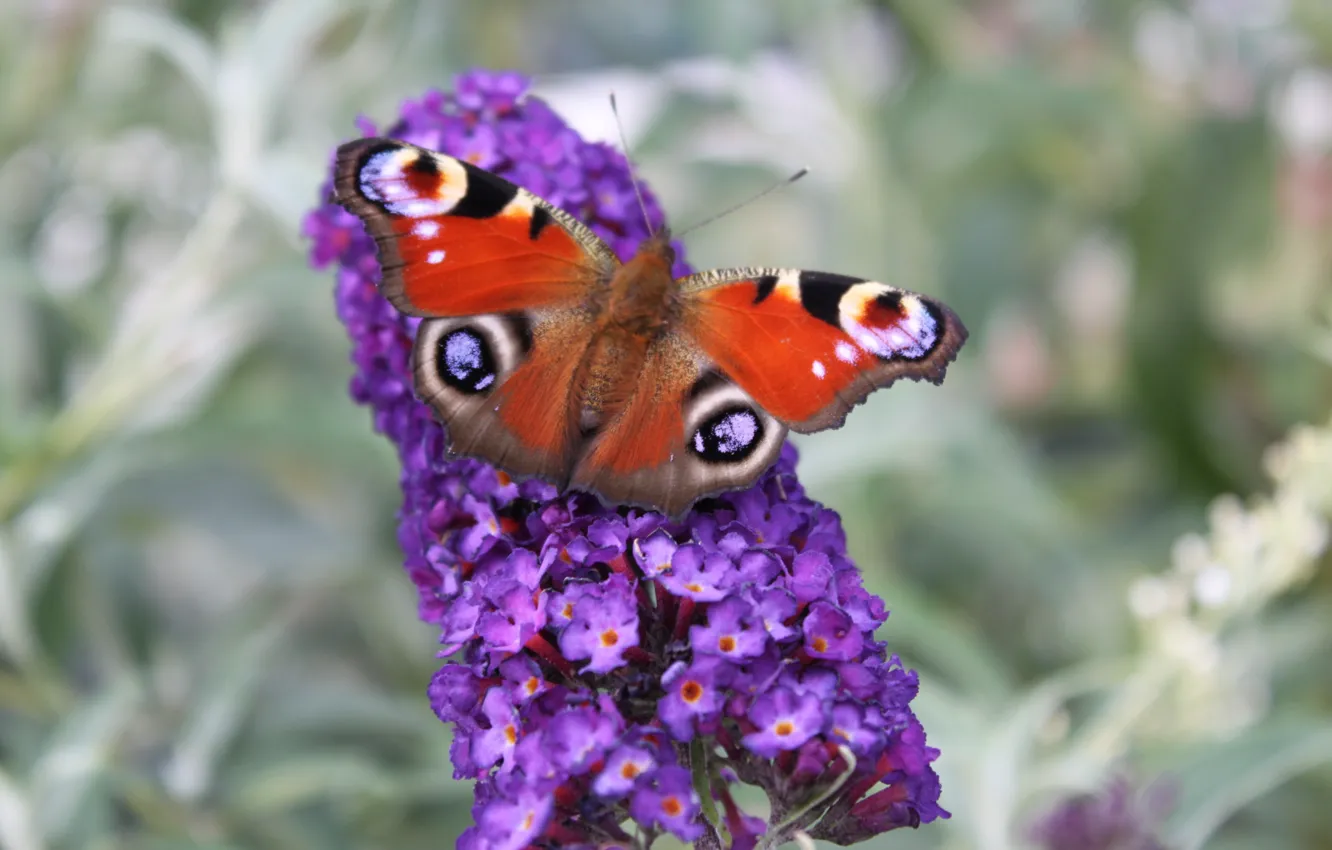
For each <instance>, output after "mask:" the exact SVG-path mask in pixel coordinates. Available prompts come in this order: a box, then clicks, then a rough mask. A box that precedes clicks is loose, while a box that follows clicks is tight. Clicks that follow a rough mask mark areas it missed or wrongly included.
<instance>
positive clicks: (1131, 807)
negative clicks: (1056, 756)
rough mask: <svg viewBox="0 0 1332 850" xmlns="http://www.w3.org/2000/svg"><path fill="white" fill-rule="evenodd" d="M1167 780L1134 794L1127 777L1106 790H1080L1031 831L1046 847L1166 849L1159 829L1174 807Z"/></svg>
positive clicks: (1050, 849) (1063, 849)
mask: <svg viewBox="0 0 1332 850" xmlns="http://www.w3.org/2000/svg"><path fill="white" fill-rule="evenodd" d="M1174 796H1175V795H1174V789H1173V787H1171V785H1170V784H1168V783H1160V782H1158V783H1156V784H1153V785H1150V786H1148V787H1147V788H1146V790H1144V791H1143V792H1141V793H1137V792H1135V790H1134V788H1133V786H1132V784H1130V782H1129V781H1128V779H1127V778H1125V777H1122V776H1121V777H1116V778H1114V779H1113V780H1111V781H1110V783H1109V784H1108V785H1107V786H1106V787H1105V788H1104V789H1102V790H1100V791H1099V792H1097V793H1093V794H1078V795H1075V796H1073V797H1070V798H1068V799H1066V800H1064V801H1063V802H1062V803H1060V804H1059V805H1058V806H1057V807H1055V808H1054V810H1052V811H1051V812H1049V813H1048V814H1046V815H1045V816H1044V817H1043V818H1041V820H1040V821H1039V822H1038V823H1037V824H1036V826H1035V827H1034V828H1033V829H1032V831H1031V833H1032V834H1031V838H1032V840H1033V841H1035V842H1036V843H1037V844H1039V845H1040V846H1041V847H1043V848H1045V850H1164V848H1165V845H1164V844H1162V843H1161V841H1160V840H1158V839H1157V837H1156V830H1157V829H1158V828H1159V827H1160V825H1161V822H1162V821H1163V820H1164V819H1165V817H1166V816H1167V815H1168V814H1170V811H1171V809H1173V808H1174V802H1175V801H1174Z"/></svg>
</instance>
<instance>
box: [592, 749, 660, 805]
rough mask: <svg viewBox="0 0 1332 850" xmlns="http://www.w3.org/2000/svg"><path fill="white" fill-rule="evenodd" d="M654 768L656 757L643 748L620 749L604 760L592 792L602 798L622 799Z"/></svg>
mask: <svg viewBox="0 0 1332 850" xmlns="http://www.w3.org/2000/svg"><path fill="white" fill-rule="evenodd" d="M656 766H657V759H656V757H654V756H653V755H652V753H651V752H649V751H648V750H647V749H646V748H645V747H642V746H626V747H620V748H619V749H617V750H616V751H615V752H613V753H611V756H610V758H608V759H607V760H606V766H605V767H603V768H602V769H601V773H599V774H597V778H596V781H595V782H593V783H592V790H593V791H594V792H595V793H597V794H600V795H601V796H602V797H623V796H624V795H625V794H628V793H629V792H630V791H632V790H633V789H634V785H636V784H637V783H638V780H639V779H640V778H641V777H642V776H643V774H645V773H647V772H648V771H650V770H652V769H653V768H654V767H656Z"/></svg>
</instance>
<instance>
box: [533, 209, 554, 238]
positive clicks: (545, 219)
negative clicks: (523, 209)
mask: <svg viewBox="0 0 1332 850" xmlns="http://www.w3.org/2000/svg"><path fill="white" fill-rule="evenodd" d="M550 220H551V215H550V210H548V209H546V208H545V207H543V206H540V205H538V206H536V207H535V208H533V210H532V221H531V223H529V224H528V225H527V238H528V239H531V240H532V241H533V242H535V241H536V240H537V237H538V236H540V235H541V231H543V230H545V229H546V225H548V224H550Z"/></svg>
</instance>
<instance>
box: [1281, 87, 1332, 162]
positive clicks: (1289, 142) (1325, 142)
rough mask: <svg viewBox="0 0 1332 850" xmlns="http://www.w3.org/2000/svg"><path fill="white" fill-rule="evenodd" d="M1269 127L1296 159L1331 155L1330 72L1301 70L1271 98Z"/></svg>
mask: <svg viewBox="0 0 1332 850" xmlns="http://www.w3.org/2000/svg"><path fill="white" fill-rule="evenodd" d="M1272 123H1273V124H1274V125H1275V126H1276V130H1277V133H1278V135H1279V136H1280V137H1281V141H1282V142H1284V143H1285V145H1286V147H1287V149H1289V150H1290V152H1291V153H1292V154H1294V155H1296V156H1302V155H1303V156H1316V155H1319V154H1323V153H1327V152H1329V151H1332V71H1329V70H1327V69H1324V68H1301V69H1300V70H1298V71H1296V72H1295V73H1294V74H1293V75H1291V78H1290V80H1289V82H1287V83H1286V85H1285V86H1284V87H1283V88H1282V89H1281V91H1280V92H1279V93H1278V94H1277V96H1276V97H1275V98H1274V102H1273V104H1272Z"/></svg>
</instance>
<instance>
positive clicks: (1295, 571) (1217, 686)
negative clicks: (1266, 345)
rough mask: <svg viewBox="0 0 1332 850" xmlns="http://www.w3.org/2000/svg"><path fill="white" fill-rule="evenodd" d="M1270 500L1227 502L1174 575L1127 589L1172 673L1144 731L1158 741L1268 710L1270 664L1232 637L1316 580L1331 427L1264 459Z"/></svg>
mask: <svg viewBox="0 0 1332 850" xmlns="http://www.w3.org/2000/svg"><path fill="white" fill-rule="evenodd" d="M1267 468H1268V471H1269V473H1270V474H1271V476H1272V478H1273V481H1274V483H1275V488H1274V490H1273V492H1272V494H1271V495H1270V496H1265V497H1261V498H1258V499H1255V500H1254V501H1253V502H1252V503H1251V504H1248V505H1245V504H1244V503H1243V502H1241V501H1240V500H1239V499H1237V498H1235V497H1234V496H1225V497H1222V498H1220V499H1218V500H1217V501H1216V503H1215V504H1214V505H1213V506H1212V510H1211V512H1210V516H1209V525H1210V529H1209V531H1208V532H1207V533H1205V534H1189V535H1186V536H1185V537H1183V538H1181V539H1180V540H1179V541H1178V542H1177V543H1176V544H1175V547H1174V550H1173V552H1172V564H1171V567H1170V568H1169V569H1168V570H1167V571H1166V572H1165V573H1164V574H1162V575H1156V576H1144V577H1142V578H1140V579H1138V580H1137V581H1136V582H1135V583H1134V584H1133V585H1132V586H1131V587H1130V589H1129V598H1128V602H1129V609H1130V611H1131V612H1132V613H1133V615H1134V617H1135V618H1136V619H1137V620H1138V622H1139V626H1140V629H1141V632H1142V637H1143V641H1144V647H1143V654H1144V655H1145V656H1148V657H1159V658H1165V659H1168V660H1169V664H1170V670H1171V675H1170V676H1169V677H1168V679H1167V680H1166V681H1165V683H1164V687H1163V688H1162V695H1161V699H1160V700H1159V703H1158V705H1157V706H1156V710H1154V711H1153V712H1152V713H1151V715H1150V718H1149V721H1148V723H1146V724H1145V728H1146V730H1147V731H1148V733H1149V734H1152V735H1155V736H1161V737H1172V736H1185V737H1196V736H1210V735H1222V734H1228V733H1233V732H1234V731H1236V730H1238V729H1240V728H1243V727H1244V726H1247V725H1249V724H1251V723H1253V722H1255V721H1257V720H1259V719H1261V717H1262V716H1263V715H1264V714H1265V712H1266V710H1267V707H1268V705H1269V703H1270V682H1269V676H1270V671H1269V670H1268V663H1267V662H1266V661H1265V660H1264V659H1263V658H1262V657H1261V654H1255V653H1253V652H1252V651H1246V650H1245V649H1244V648H1243V647H1242V646H1241V643H1242V642H1241V641H1238V640H1235V639H1234V638H1235V635H1236V634H1237V633H1238V632H1239V631H1240V630H1241V629H1242V628H1243V627H1244V626H1245V625H1247V624H1250V623H1252V622H1253V619H1254V618H1255V616H1257V615H1258V614H1260V613H1261V611H1262V610H1263V609H1264V608H1266V607H1267V606H1268V605H1270V604H1271V603H1272V602H1274V601H1275V600H1276V599H1277V598H1278V597H1280V596H1282V595H1284V594H1286V593H1289V592H1291V591H1293V590H1296V589H1297V588H1299V587H1301V586H1302V585H1304V584H1306V583H1307V582H1308V581H1309V580H1310V579H1312V578H1313V575H1314V572H1315V570H1316V568H1317V564H1318V560H1319V558H1321V557H1322V555H1323V554H1324V552H1326V551H1327V548H1328V540H1329V519H1330V518H1332V424H1329V425H1328V426H1324V427H1321V428H1313V427H1309V426H1301V427H1299V428H1297V429H1295V430H1294V431H1293V432H1292V433H1291V435H1290V437H1289V438H1288V439H1287V440H1286V441H1285V442H1283V443H1281V444H1279V445H1277V446H1275V447H1273V448H1272V449H1271V450H1270V451H1269V452H1268V456H1267Z"/></svg>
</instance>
